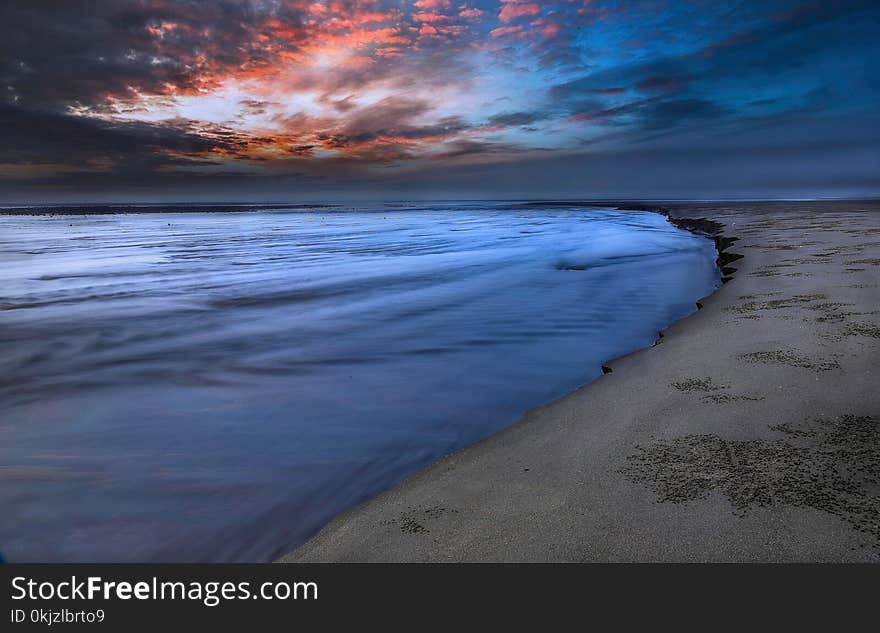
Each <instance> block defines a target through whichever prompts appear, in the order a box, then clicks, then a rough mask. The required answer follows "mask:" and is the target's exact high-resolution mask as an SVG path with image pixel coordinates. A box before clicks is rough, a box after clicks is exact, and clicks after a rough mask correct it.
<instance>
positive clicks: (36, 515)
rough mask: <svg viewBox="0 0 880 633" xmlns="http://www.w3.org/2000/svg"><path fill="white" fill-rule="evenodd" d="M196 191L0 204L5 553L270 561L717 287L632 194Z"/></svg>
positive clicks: (701, 252) (587, 374) (1, 526)
mask: <svg viewBox="0 0 880 633" xmlns="http://www.w3.org/2000/svg"><path fill="white" fill-rule="evenodd" d="M211 209H212V207H210V206H207V207H204V206H199V207H192V208H186V207H180V206H177V207H174V208H170V209H161V208H155V209H154V210H155V211H164V212H156V213H137V214H103V213H102V214H91V215H67V214H64V213H63V209H60V210H59V209H56V213H55V214H51V215H5V216H0V344H2V354H0V369H2V371H0V438H2V441H0V464H2V465H0V507H2V508H3V512H2V513H0V553H2V555H3V557H4V558H5V559H6V560H9V561H156V560H162V561H268V560H272V559H274V558H276V557H278V556H279V555H281V554H283V553H285V552H287V551H290V550H292V549H293V548H295V547H296V546H298V545H300V544H302V543H303V542H304V541H305V540H306V539H308V538H309V537H310V536H311V535H313V534H314V533H315V532H316V531H317V530H319V529H320V528H321V526H322V525H324V524H325V523H326V522H327V521H329V520H330V519H331V518H332V517H333V516H334V515H336V514H338V513H339V512H341V511H343V510H345V509H347V508H349V507H351V506H353V505H355V504H357V503H359V502H361V501H363V500H365V499H367V498H369V497H371V496H374V495H375V494H377V493H379V492H381V491H383V490H385V489H387V488H389V487H391V486H393V485H394V484H395V483H397V482H399V481H401V480H402V479H404V478H405V477H407V476H409V475H411V474H413V473H414V472H416V471H417V470H419V469H420V468H422V467H424V466H425V465H427V464H429V463H431V462H432V461H434V460H436V459H437V458H438V457H440V456H442V455H444V454H446V453H449V452H450V451H454V450H456V449H458V448H461V447H463V446H466V445H469V444H472V443H474V442H476V441H479V440H480V439H482V438H485V437H487V436H489V435H491V434H493V433H495V432H497V431H499V430H500V429H502V428H504V427H505V426H508V425H510V424H512V423H514V422H515V421H516V420H517V419H518V418H519V417H521V416H522V414H523V413H524V412H525V411H526V410H527V409H529V408H531V407H535V406H538V405H541V404H544V403H546V402H548V401H551V400H553V399H555V398H558V397H560V396H563V395H565V394H566V393H569V392H571V391H572V390H574V389H576V388H577V387H578V386H580V385H584V384H586V383H588V382H590V381H592V380H594V379H595V378H597V377H599V376H600V375H601V373H602V372H601V366H602V363H603V362H604V361H606V360H609V359H611V358H614V357H617V356H620V355H622V354H625V353H628V352H631V351H634V350H636V349H639V348H642V347H646V346H650V345H651V344H653V343H654V341H655V339H656V337H657V332H658V331H659V330H661V329H663V328H665V327H666V326H668V325H669V324H670V323H672V322H673V321H675V320H677V319H679V318H682V317H684V316H686V315H688V314H689V313H691V312H693V311H694V310H695V305H694V302H695V301H696V300H697V299H699V298H700V297H703V296H705V295H707V294H709V293H710V292H712V290H713V289H714V288H716V287H717V286H718V285H719V283H720V274H719V271H718V269H717V267H716V265H715V257H716V252H715V248H714V244H713V243H712V241H711V240H709V239H706V238H703V237H700V236H696V235H693V234H691V233H688V232H685V231H682V230H680V229H677V228H675V227H673V226H672V225H671V224H669V223H668V222H667V221H666V219H665V218H664V217H663V216H661V215H659V214H656V213H651V212H646V211H618V210H614V209H610V208H601V207H586V206H563V205H559V206H531V205H528V204H524V203H510V202H480V203H461V202H456V203H444V204H441V203H437V204H421V203H419V204H406V203H398V204H371V205H360V206H337V207H331V206H325V207H308V206H296V207H290V208H284V207H277V206H273V207H271V208H262V207H260V206H258V205H255V206H251V207H248V208H246V209H229V208H226V209H224V210H223V212H222V213H211V212H207V211H210V210H211ZM22 211H27V209H23V210H22ZM620 397H621V398H638V397H639V396H638V394H636V393H622V394H621V395H620Z"/></svg>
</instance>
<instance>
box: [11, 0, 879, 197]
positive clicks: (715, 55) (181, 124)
mask: <svg viewBox="0 0 880 633" xmlns="http://www.w3.org/2000/svg"><path fill="white" fill-rule="evenodd" d="M878 26H880V8H878V7H877V5H876V3H872V2H869V1H868V0H841V2H835V3H828V2H818V1H808V2H803V1H798V0H767V1H766V2H757V1H747V2H740V3H734V4H733V5H730V3H726V2H723V1H722V0H704V1H703V2H701V3H699V4H696V5H692V4H688V5H686V6H685V5H682V4H679V3H658V2H656V1H654V0H633V1H632V2H619V1H617V0H592V1H591V2H573V1H568V0H560V1H559V2H546V3H536V2H529V1H528V0H502V1H500V2H493V1H488V0H480V1H479V2H474V1H470V0H454V1H452V0H417V1H414V2H399V1H398V0H338V1H333V2H329V1H323V0H240V1H239V0H177V1H172V0H92V1H89V2H86V1H85V0H67V1H65V2H52V1H50V0H33V1H31V2H27V3H25V2H6V3H2V5H0V104H2V110H0V131H2V134H3V135H2V137H0V195H2V193H3V190H4V186H11V185H9V183H12V182H24V181H25V180H27V181H29V182H41V183H44V186H46V187H47V190H48V189H50V188H51V185H45V183H51V182H52V181H53V177H54V179H55V181H56V182H57V183H58V186H61V183H67V185H65V186H68V185H69V183H70V182H71V181H70V178H71V177H72V174H79V176H80V177H81V178H82V182H84V183H85V182H89V183H95V186H97V183H99V182H100V181H101V178H102V177H103V178H104V179H105V180H104V182H105V184H106V186H108V187H112V186H117V185H119V183H123V182H125V183H132V182H135V181H137V178H138V177H139V178H140V179H141V180H143V181H145V182H146V181H151V182H157V183H158V182H168V183H169V186H174V187H180V186H182V185H181V183H182V182H184V181H185V179H186V178H192V179H196V178H197V180H198V182H202V183H204V182H207V181H208V180H210V179H211V178H219V179H221V180H223V182H231V181H232V180H235V182H238V183H240V182H243V181H246V180H247V178H250V177H252V178H254V179H258V178H275V179H276V180H273V182H275V183H280V182H282V180H283V179H282V180H279V178H281V176H282V175H284V174H291V175H292V176H291V178H292V179H293V180H291V182H293V181H295V182H298V183H301V182H303V179H304V178H317V179H318V180H316V181H310V182H329V181H332V180H333V179H334V178H338V179H342V178H347V179H349V181H347V182H363V183H368V182H374V181H375V179H376V178H377V176H376V173H377V169H376V168H377V167H381V168H382V170H381V171H382V173H388V172H390V171H400V172H401V173H403V172H409V171H412V170H413V169H422V166H423V165H425V164H427V165H431V166H432V168H433V169H440V165H444V166H445V165H446V164H453V163H455V164H461V165H465V166H466V165H475V164H480V165H485V164H486V163H487V162H491V161H498V162H499V164H500V163H502V162H505V163H506V161H509V159H510V156H511V155H512V154H513V153H517V154H519V155H521V156H525V157H539V156H540V157H543V156H545V154H546V153H547V152H548V151H549V152H551V153H556V154H558V155H559V156H567V155H570V154H571V153H572V152H578V151H582V150H583V148H584V147H590V148H592V151H603V152H606V151H611V150H619V151H623V150H624V149H627V148H631V147H634V146H639V147H647V146H651V147H653V146H655V145H657V144H664V143H665V144H667V146H670V147H671V146H672V145H673V144H675V143H677V142H679V139H683V138H687V139H689V142H690V143H691V144H692V145H693V146H694V148H695V149H694V151H695V152H696V151H697V149H698V148H699V149H700V151H702V144H704V143H705V142H706V141H704V140H703V139H705V138H709V133H710V132H711V131H715V130H723V131H727V132H731V133H732V132H735V131H736V130H745V129H747V128H749V126H752V125H755V124H756V122H760V121H769V120H777V119H776V118H775V117H789V118H791V119H792V120H801V119H804V118H806V117H810V116H813V115H814V114H817V113H821V114H835V113H843V112H847V113H850V114H851V116H850V117H849V118H848V119H847V117H840V118H834V119H833V124H832V123H829V125H834V126H837V127H839V128H840V129H839V130H837V134H832V135H831V136H832V137H833V136H838V137H839V136H844V135H846V134H847V133H849V132H851V131H852V128H855V127H856V126H859V125H862V124H863V121H864V119H863V118H860V116H859V115H860V114H862V113H864V112H866V111H870V110H871V109H875V108H876V103H877V101H878V99H880V82H878V81H877V79H876V74H875V73H874V69H873V67H872V66H871V65H870V64H869V63H867V62H866V60H870V59H874V58H877V57H880V40H878V38H877V37H876V31H877V27H878ZM830 120H831V119H829V121H830ZM847 120H849V121H851V123H849V124H847V123H846V121H847ZM803 129H804V130H805V129H806V127H805V128H803ZM862 137H864V138H868V135H867V134H865V133H862ZM748 138H752V139H753V141H752V142H757V139H756V138H754V137H748ZM826 142H827V143H829V144H830V143H831V140H830V139H828V140H826ZM865 143H866V147H867V144H868V141H867V140H866V141H865ZM829 147H830V145H829ZM681 151H683V150H681ZM762 151H763V150H762ZM847 151H849V150H847ZM444 169H445V167H444ZM499 169H500V168H499ZM233 174H234V175H233ZM294 176H295V177H294ZM255 182H256V180H255ZM259 182H266V181H265V180H261V181H259ZM171 183H173V184H171ZM450 186H451V185H450Z"/></svg>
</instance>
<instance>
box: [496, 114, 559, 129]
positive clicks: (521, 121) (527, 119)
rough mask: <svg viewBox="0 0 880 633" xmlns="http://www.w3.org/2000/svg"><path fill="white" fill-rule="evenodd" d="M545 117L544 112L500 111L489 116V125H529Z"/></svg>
mask: <svg viewBox="0 0 880 633" xmlns="http://www.w3.org/2000/svg"><path fill="white" fill-rule="evenodd" d="M546 118H547V114H546V113H544V112H537V111H536V112H502V113H501V114H495V115H493V116H491V117H489V125H494V126H501V127H514V126H519V125H530V124H532V123H536V122H538V121H541V120H543V119H546Z"/></svg>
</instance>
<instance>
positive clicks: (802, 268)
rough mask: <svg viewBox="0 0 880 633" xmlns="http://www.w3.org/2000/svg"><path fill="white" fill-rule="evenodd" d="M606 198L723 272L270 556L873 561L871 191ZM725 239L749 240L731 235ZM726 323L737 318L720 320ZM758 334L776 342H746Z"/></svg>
mask: <svg viewBox="0 0 880 633" xmlns="http://www.w3.org/2000/svg"><path fill="white" fill-rule="evenodd" d="M558 204H568V205H571V204H572V203H571V202H568V203H563V202H560V203H558ZM591 204H592V203H591ZM606 204H607V205H608V206H612V205H613V206H618V208H621V209H626V210H652V211H655V212H659V213H661V214H663V215H664V216H666V217H667V219H668V220H669V221H670V222H671V223H673V224H674V225H675V226H677V227H679V228H683V229H685V230H690V231H692V232H695V233H700V234H702V235H706V236H707V237H710V238H712V239H713V240H714V241H715V244H716V249H717V250H718V253H719V256H718V262H717V263H718V265H719V268H721V270H722V274H723V281H725V282H731V281H733V283H724V284H722V285H721V286H720V287H719V288H718V289H716V291H715V292H714V293H712V294H710V295H709V296H708V297H707V298H705V299H704V300H701V301H700V302H698V304H697V306H698V308H700V307H704V308H709V309H708V310H707V309H703V310H698V311H697V312H695V313H693V314H691V315H690V316H688V317H685V318H683V319H680V320H679V321H676V322H675V323H673V324H672V325H670V326H669V327H668V328H667V330H665V331H664V332H663V333H661V339H660V340H659V341H658V344H655V345H654V346H653V347H649V348H644V349H641V350H638V351H635V352H633V353H631V354H628V355H625V356H623V357H620V358H617V359H614V360H611V361H608V362H607V363H606V365H607V370H608V371H605V373H606V375H605V376H603V377H602V378H601V379H597V380H595V381H593V382H591V383H589V384H587V385H584V386H582V387H580V388H579V389H577V390H576V391H574V392H573V393H571V394H569V395H567V396H564V397H563V398H560V399H559V400H556V401H554V402H551V403H548V404H546V405H543V406H541V407H538V408H536V409H532V410H530V411H529V412H527V413H526V415H525V416H523V418H522V419H521V420H520V421H518V422H516V423H515V424H513V425H512V426H510V427H507V428H505V429H504V430H502V431H500V432H499V433H497V434H495V435H493V436H491V437H489V438H487V439H485V440H483V441H481V442H478V443H477V444H474V445H471V446H469V447H466V448H463V449H461V450H459V451H456V452H454V453H452V454H450V455H447V456H445V457H443V458H441V459H440V460H438V461H437V462H435V463H434V464H432V465H430V466H428V467H426V468H425V469H423V470H422V471H420V472H419V473H417V474H415V475H413V476H412V477H410V478H408V479H407V480H405V481H403V482H402V483H400V484H398V485H397V486H395V487H394V488H392V489H391V490H389V491H386V492H384V493H382V494H381V495H379V496H377V497H375V498H373V499H371V500H369V501H366V502H364V503H362V504H360V505H359V506H356V507H354V508H352V509H349V510H348V511H346V512H344V513H342V514H340V515H338V516H337V517H336V518H334V519H333V520H332V521H331V522H330V523H329V524H327V525H326V526H325V527H324V528H323V529H322V530H321V531H320V532H319V533H318V534H317V535H315V536H314V537H313V538H312V539H310V540H309V541H308V542H307V543H306V544H304V545H303V546H301V547H300V548H298V549H296V550H294V551H293V552H292V553H290V554H288V555H287V556H285V557H284V558H283V559H281V560H282V561H284V562H293V561H329V560H344V561H370V560H395V561H463V560H484V561H489V560H535V561H543V560H548V561H552V560H559V561H563V560H568V561H578V560H580V561H590V560H596V561H600V560H605V561H614V560H620V561H646V560H667V561H689V560H700V561H703V560H717V561H783V560H785V561H789V560H791V561H818V560H835V561H836V560H841V561H843V560H855V561H877V560H880V526H877V525H876V519H875V518H874V519H872V516H873V514H872V513H873V512H874V511H875V509H876V508H880V505H878V504H880V492H878V490H877V485H876V484H877V483H878V480H877V477H880V472H877V469H878V466H877V444H878V440H877V419H878V417H880V416H878V413H880V399H878V397H877V395H875V393H874V391H875V390H873V389H872V388H871V385H872V384H873V383H872V376H871V370H872V369H873V364H872V363H871V357H872V354H876V351H877V342H876V341H877V334H876V330H877V327H876V325H875V323H876V322H877V317H876V312H877V310H876V307H877V303H878V292H877V287H876V283H873V284H872V283H869V282H870V281H871V280H872V279H873V277H872V273H876V265H877V264H878V263H880V259H876V257H877V255H878V253H880V249H878V244H880V242H878V240H877V238H874V239H872V238H871V236H874V235H875V234H877V233H880V221H878V218H880V215H878V211H880V204H878V203H876V202H864V201H815V202H762V203H743V202H716V203H672V204H664V205H652V206H650V207H645V205H644V203H633V204H628V203H626V202H622V203H617V202H606ZM793 212H798V213H793ZM829 215H830V216H834V217H833V218H831V219H833V220H834V221H833V222H830V223H829V222H828V221H827V220H829V217H828V216H829ZM734 232H735V233H736V235H730V234H729V233H734ZM793 233H796V234H797V237H796V239H795V240H794V241H792V240H791V238H792V237H793V236H792V235H789V234H793ZM854 236H863V237H864V239H862V238H861V237H854ZM819 238H825V239H824V240H820V239H819ZM828 238H831V242H827V239H828ZM797 240H800V242H801V243H797ZM866 240H867V241H866ZM737 242H738V247H737V250H738V251H743V250H744V251H746V252H745V253H740V252H737V253H734V252H729V251H728V249H729V248H730V247H731V246H732V245H733V244H734V243H737ZM817 246H819V247H820V248H819V250H820V251H821V252H817V253H813V252H812V251H815V250H816V247H817ZM821 246H825V249H824V251H823V250H822V248H821ZM801 249H802V250H801ZM807 250H809V251H811V252H810V253H809V254H808V256H807V257H806V258H795V260H799V261H791V262H788V261H787V260H786V261H783V255H781V253H782V254H786V253H789V252H791V251H795V252H797V251H800V253H804V252H805V251H807ZM744 255H745V256H746V259H743V256H744ZM774 256H775V257H774ZM846 258H849V259H850V260H853V261H856V262H858V261H863V262H866V263H864V264H863V265H860V266H863V267H859V268H858V269H857V267H856V265H855V264H853V265H851V266H849V267H847V264H846V262H845V261H841V262H838V261H835V260H838V259H846ZM741 259H743V261H742V262H739V261H738V260H741ZM768 260H769V261H768ZM734 261H737V262H738V267H739V268H741V269H743V270H741V271H740V272H736V270H737V267H733V266H730V264H731V263H732V262H734ZM875 262H876V263H875ZM740 264H742V265H740ZM826 265H827V266H826ZM816 266H820V267H821V266H826V268H827V269H826V270H819V271H817V270H816ZM832 267H833V268H834V270H832ZM841 267H842V269H841ZM789 268H791V269H792V270H790V271H788V269H789ZM838 269H841V270H838ZM779 271H788V272H779ZM734 273H736V274H734ZM841 276H842V279H837V278H840V277H841ZM779 277H785V279H784V281H783V280H781V279H777V278H779ZM774 281H776V282H781V283H778V284H776V285H777V286H778V287H774V284H773V282H774ZM838 281H862V282H863V283H855V284H850V285H849V287H848V288H847V290H848V291H849V292H848V293H847V292H842V293H841V294H849V295H859V296H857V297H853V296H850V297H848V298H849V299H853V298H855V299H857V301H856V303H841V301H838V300H837V299H838V297H833V296H829V295H831V292H830V291H831V289H834V288H836V287H837V286H839V285H840V284H839V283H837V282H838ZM817 285H818V286H820V287H819V288H817V287H816V286H817ZM768 290H769V291H770V292H767V291H768ZM817 290H822V291H823V292H817ZM838 290H840V289H839V288H838ZM753 291H754V292H753ZM777 296H778V297H779V298H776V297H777ZM738 301H739V302H740V303H737V302H738ZM743 301H744V302H745V303H742V302H743ZM850 307H852V309H850ZM865 310H867V311H865ZM731 315H733V316H731ZM852 317H855V319H853V318H852ZM797 319H799V320H800V321H801V322H803V323H809V325H804V326H802V327H801V328H800V329H798V328H795V327H792V325H793V324H792V323H789V322H793V321H795V320H797ZM725 326H727V329H728V330H730V329H732V328H731V326H742V327H743V332H741V333H739V334H736V333H730V332H726V334H727V336H726V337H724V338H719V336H718V332H719V331H722V329H723V328H724V327H725ZM832 326H834V327H837V330H840V331H839V332H833V331H829V329H833V327H832ZM841 326H842V327H841ZM816 329H818V332H817V331H811V332H809V333H807V332H806V330H816ZM816 334H818V338H816V336H815V335H816ZM768 338H769V339H771V340H770V341H766V340H760V341H759V340H756V339H768ZM783 339H785V340H783ZM759 342H760V343H763V344H764V347H767V345H766V344H767V343H770V342H774V343H777V344H776V345H775V347H783V348H782V349H766V350H765V349H756V350H752V351H746V352H742V350H744V349H745V348H750V347H755V344H756V343H759ZM782 342H785V343H786V344H787V347H786V346H781V345H779V343H782ZM660 343H662V345H660ZM832 343H836V344H837V345H838V346H841V345H840V344H841V343H844V345H842V347H846V348H850V353H849V354H848V356H849V357H851V358H849V359H848V362H846V363H844V362H843V360H842V358H838V357H839V356H841V354H835V352H833V351H832V350H830V349H828V348H829V346H831V344H832ZM758 347H760V345H758ZM770 347H774V346H773V345H771V346H770ZM729 352H741V353H738V354H737V353H734V354H733V355H732V356H731V358H730V359H728V358H727V357H728V356H730V354H729ZM814 357H815V358H814ZM853 359H854V360H853ZM849 361H852V362H849ZM848 365H853V367H852V368H850V367H849V366H848ZM604 369H606V368H603V370H604ZM850 369H852V371H850ZM612 371H613V373H611V372H612ZM609 373H610V375H607V374H609ZM707 373H710V375H709V376H706V374H707ZM712 374H714V375H712ZM850 374H851V375H850ZM829 378H831V380H829ZM675 379H678V380H675ZM823 381H824V382H834V383H836V384H835V385H832V386H826V385H823V384H822V382H823ZM772 383H779V384H778V385H775V387H776V388H775V389H773V390H771V389H769V387H770V386H771V385H772ZM814 383H819V384H814ZM832 388H833V391H829V389H832ZM762 389H763V391H764V392H766V393H762V392H761V391H762ZM779 392H783V393H782V396H780V393H779ZM788 392H795V393H797V394H799V397H793V395H792V394H791V393H788ZM627 394H630V395H629V397H628V396H627ZM632 394H639V395H638V397H633V396H632ZM847 405H849V406H847ZM853 442H856V444H853ZM829 447H830V448H829ZM854 454H856V455H857V456H856V457H855V458H854V459H855V463H849V464H848V462H847V460H850V462H852V459H853V457H852V456H853V455H854ZM823 460H824V461H823ZM847 468H855V469H856V470H855V471H852V472H850V471H847ZM832 471H834V472H836V474H835V475H834V476H831V475H830V474H828V473H830V472H832ZM841 471H843V474H841ZM847 473H848V474H847Z"/></svg>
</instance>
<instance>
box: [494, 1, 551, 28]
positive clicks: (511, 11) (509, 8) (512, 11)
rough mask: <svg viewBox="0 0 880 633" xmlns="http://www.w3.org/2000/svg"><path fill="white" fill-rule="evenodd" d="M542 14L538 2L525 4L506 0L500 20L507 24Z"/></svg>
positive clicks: (499, 16)
mask: <svg viewBox="0 0 880 633" xmlns="http://www.w3.org/2000/svg"><path fill="white" fill-rule="evenodd" d="M540 12H541V6H540V5H539V4H537V3H536V2H523V1H522V0H506V1H505V2H504V6H503V7H501V12H500V13H499V14H498V19H499V20H500V21H501V22H504V23H507V22H512V21H513V20H516V19H517V18H522V17H525V16H532V15H538V14H539V13H540Z"/></svg>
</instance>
